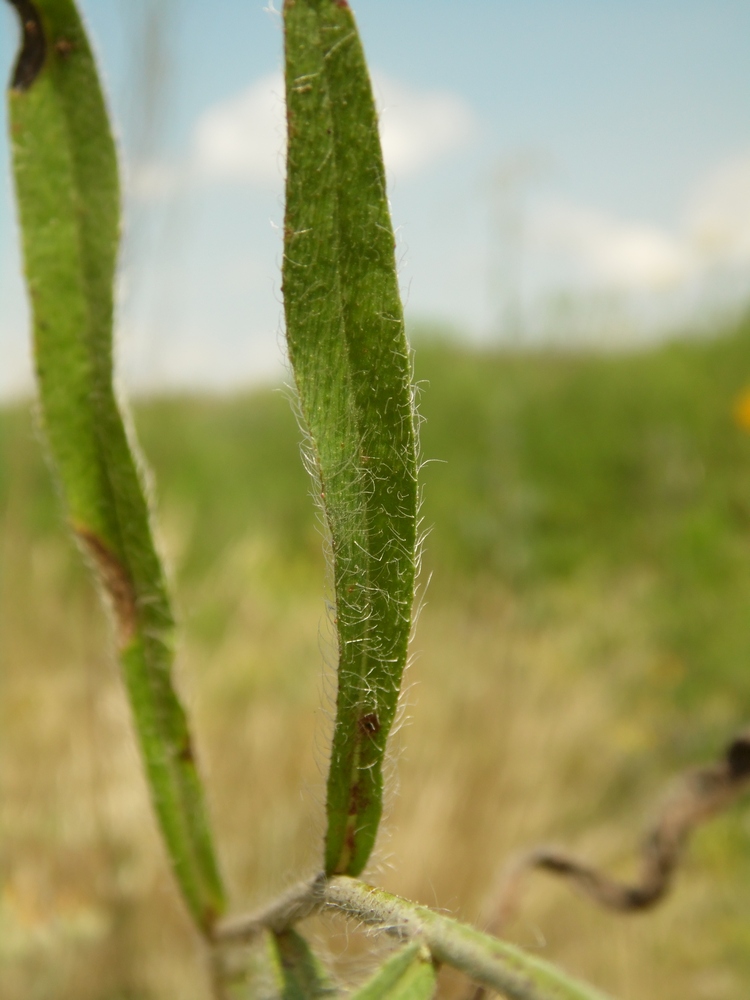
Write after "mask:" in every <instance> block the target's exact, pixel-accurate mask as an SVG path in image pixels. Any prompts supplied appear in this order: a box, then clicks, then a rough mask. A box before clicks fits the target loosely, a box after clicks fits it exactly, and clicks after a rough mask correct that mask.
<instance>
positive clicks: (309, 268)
mask: <svg viewBox="0 0 750 1000" xmlns="http://www.w3.org/2000/svg"><path fill="white" fill-rule="evenodd" d="M284 20H285V29H286V35H285V41H286V99H287V118H288V138H289V142H288V158H287V188H286V218H285V226H284V227H285V247H284V268H283V279H284V308H285V312H286V327H287V341H288V345H289V353H290V357H291V360H292V365H293V368H294V375H295V380H296V384H297V389H298V392H299V398H300V405H301V410H302V416H303V419H304V422H305V424H306V427H307V429H308V431H309V435H310V452H311V457H312V462H313V464H314V471H315V475H316V479H317V484H318V486H319V489H320V496H321V501H322V505H323V509H324V511H325V518H326V522H327V527H328V532H329V536H330V546H331V551H332V557H333V575H334V585H335V596H336V628H337V637H338V655H339V664H338V694H337V702H336V722H335V728H334V735H333V746H332V750H331V763H330V771H329V777H328V795H327V810H328V829H327V833H326V842H325V868H326V871H327V873H329V874H331V873H333V872H345V873H348V874H353V875H354V874H357V873H358V872H360V871H361V870H362V868H363V867H364V865H365V864H366V862H367V859H368V857H369V855H370V851H371V850H372V847H373V843H374V841H375V835H376V833H377V828H378V823H379V821H380V815H381V811H382V785H383V778H382V761H383V754H384V751H385V745H386V740H387V737H388V732H389V730H390V728H391V725H392V723H393V719H394V714H395V712H396V705H397V700H398V692H399V687H400V683H401V675H402V673H403V669H404V664H405V661H406V653H407V643H408V638H409V632H410V623H411V614H412V602H413V593H414V574H415V547H416V507H417V486H416V449H415V435H414V418H413V401H412V387H411V383H410V360H409V354H408V350H407V345H406V339H405V336H404V324H403V313H402V308H401V302H400V299H399V293H398V286H397V280H396V268H395V259H394V241H393V230H392V227H391V222H390V218H389V214H388V206H387V202H386V193H385V180H384V173H383V160H382V156H381V151H380V142H379V138H378V129H377V118H376V114H375V107H374V104H373V99H372V92H371V88H370V81H369V78H368V75H367V70H366V67H365V61H364V56H363V53H362V47H361V45H360V41H359V37H358V35H357V30H356V26H355V24H354V20H353V18H352V14H351V12H350V10H349V8H348V6H347V4H346V3H345V2H344V0H286V3H285V5H284Z"/></svg>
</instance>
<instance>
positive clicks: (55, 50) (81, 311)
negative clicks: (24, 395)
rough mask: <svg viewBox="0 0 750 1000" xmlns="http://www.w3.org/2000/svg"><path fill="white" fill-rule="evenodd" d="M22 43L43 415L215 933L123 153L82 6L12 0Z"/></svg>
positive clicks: (176, 851) (174, 833)
mask: <svg viewBox="0 0 750 1000" xmlns="http://www.w3.org/2000/svg"><path fill="white" fill-rule="evenodd" d="M12 2H13V5H14V6H15V7H16V9H17V11H18V13H19V15H20V20H21V25H22V32H23V45H22V49H21V52H20V55H19V58H18V61H17V64H16V68H15V71H14V75H13V79H12V82H11V89H10V98H9V105H10V128H11V141H12V148H13V166H14V171H15V182H16V192H17V196H18V206H19V216H20V223H21V231H22V237H23V249H24V257H25V267H26V279H27V283H28V289H29V297H30V300H31V308H32V313H33V326H34V355H35V362H36V371H37V377H38V382H39V392H40V411H41V419H42V423H43V426H44V431H45V433H46V437H47V440H48V442H49V448H50V453H51V457H52V461H53V464H54V466H55V468H56V471H57V475H58V477H59V481H60V485H61V492H62V494H63V497H64V502H65V507H66V510H67V516H68V519H69V522H70V525H71V527H72V529H73V531H74V532H75V534H76V536H77V538H78V540H79V542H80V544H81V546H82V548H83V549H84V550H85V552H86V553H87V555H88V558H89V561H90V562H91V564H92V565H93V567H94V568H95V570H96V571H97V573H98V577H99V580H100V581H101V584H102V587H103V589H104V590H105V591H106V593H107V594H108V596H109V600H110V603H111V605H112V610H113V613H114V618H115V622H116V627H117V633H118V639H119V646H120V650H121V657H122V664H123V667H124V673H125V679H126V683H127V688H128V691H129V694H130V700H131V703H132V708H133V713H134V717H135V724H136V728H137V731H138V736H139V739H140V743H141V749H142V751H143V756H144V759H145V763H146V769H147V773H148V778H149V781H150V784H151V790H152V795H153V799H154V803H155V806H156V810H157V813H158V816H159V819H160V822H161V826H162V830H163V832H164V836H165V839H166V843H167V846H168V849H169V853H170V856H171V860H172V864H173V866H174V869H175V872H176V875H177V878H178V880H179V883H180V885H181V887H182V890H183V892H184V894H185V897H186V899H187V902H188V904H189V906H190V909H191V911H192V913H193V915H194V917H195V918H196V920H197V921H198V923H199V924H200V926H201V927H202V928H204V929H207V928H208V927H209V926H210V925H211V923H212V922H213V919H214V917H215V916H216V915H217V914H218V913H219V912H220V911H221V910H222V909H223V893H222V889H221V885H220V881H219V876H218V873H217V868H216V864H215V861H214V854H213V849H212V847H211V841H210V836H209V831H208V826H207V821H206V815H205V808H204V804H203V795H202V791H201V787H200V783H199V778H198V775H197V772H196V768H195V762H194V759H193V753H192V749H191V743H190V735H189V732H188V728H187V723H186V719H185V714H184V712H183V709H182V707H181V705H180V703H179V701H178V699H177V697H176V695H175V692H174V690H173V688H172V682H171V679H170V673H171V666H172V658H173V651H172V642H173V639H172V631H173V623H172V614H171V611H170V607H169V601H168V598H167V593H166V589H165V585H164V575H163V572H162V568H161V565H160V563H159V559H158V557H157V554H156V551H155V548H154V544H153V541H152V536H151V530H150V526H149V512H148V507H147V503H146V499H145V495H144V489H143V483H142V481H141V478H140V476H139V474H138V468H137V464H136V460H135V458H134V456H133V452H132V450H131V447H130V446H129V443H128V438H127V435H126V432H125V428H124V426H123V421H122V418H121V415H120V412H119V409H118V406H117V403H116V400H115V396H114V392H113V389H112V315H113V302H112V294H113V293H112V288H113V279H114V272H115V261H116V255H117V245H118V236H119V190H118V177H117V163H116V158H115V149H114V144H113V141H112V135H111V133H110V129H109V124H108V121H107V113H106V109H105V106H104V101H103V98H102V93H101V90H100V87H99V83H98V80H97V75H96V68H95V66H94V62H93V59H92V56H91V51H90V49H89V45H88V42H87V40H86V35H85V33H84V30H83V27H82V25H81V21H80V18H79V16H78V13H77V11H76V8H75V5H74V3H72V2H71V0H36V2H35V3H31V2H30V0H12Z"/></svg>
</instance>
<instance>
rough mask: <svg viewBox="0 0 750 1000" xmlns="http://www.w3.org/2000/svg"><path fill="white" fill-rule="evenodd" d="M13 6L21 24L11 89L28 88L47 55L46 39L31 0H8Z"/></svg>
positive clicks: (36, 10) (40, 20) (39, 15)
mask: <svg viewBox="0 0 750 1000" xmlns="http://www.w3.org/2000/svg"><path fill="white" fill-rule="evenodd" d="M8 2H9V3H10V5H11V7H14V8H15V10H16V13H17V14H18V19H19V21H20V24H21V32H22V42H21V49H20V51H19V53H18V58H17V59H16V64H15V66H14V68H13V77H12V79H11V83H10V86H11V89H12V90H16V91H21V92H23V91H26V90H29V89H30V88H31V86H32V84H33V83H34V81H35V80H36V78H37V77H38V76H39V74H40V72H41V71H42V67H43V66H44V61H45V59H46V57H47V39H46V37H45V34H44V25H43V24H42V17H41V14H40V13H39V10H38V9H37V7H36V5H35V4H33V3H32V2H31V0H8Z"/></svg>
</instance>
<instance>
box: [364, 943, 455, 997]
mask: <svg viewBox="0 0 750 1000" xmlns="http://www.w3.org/2000/svg"><path fill="white" fill-rule="evenodd" d="M436 988H437V971H436V969H435V965H434V963H433V961H432V958H431V956H430V953H429V951H428V950H427V949H426V948H425V946H424V945H423V944H421V943H420V942H418V941H414V942H412V943H411V944H408V945H407V946H406V947H405V948H402V949H401V951H397V952H396V953H395V954H394V955H391V956H390V957H389V958H388V960H387V961H386V962H384V963H383V965H381V967H380V968H379V969H378V970H377V972H376V973H375V974H374V975H373V977H372V978H371V979H370V980H369V981H368V982H367V983H365V985H364V986H362V987H360V989H358V990H357V992H356V993H355V994H354V997H353V1000H430V997H431V996H432V995H433V994H434V992H435V989H436Z"/></svg>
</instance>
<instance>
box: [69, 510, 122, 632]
mask: <svg viewBox="0 0 750 1000" xmlns="http://www.w3.org/2000/svg"><path fill="white" fill-rule="evenodd" d="M74 531H75V533H76V536H77V537H78V538H79V539H80V541H81V543H82V545H83V547H84V549H85V550H86V552H87V553H88V555H89V556H90V557H91V560H92V561H93V563H94V565H95V566H96V568H97V571H98V573H99V578H100V580H101V582H102V584H103V586H104V589H105V590H106V592H107V595H108V596H109V599H110V601H111V602H112V608H113V610H114V613H115V619H116V622H117V637H118V640H119V642H120V645H121V646H127V645H128V643H129V642H130V641H131V640H132V639H133V637H134V635H135V631H136V625H137V621H138V615H137V608H136V599H135V588H134V587H133V582H132V580H131V579H130V575H129V574H128V571H127V570H126V569H125V567H124V566H123V565H122V563H121V562H120V560H119V559H118V558H117V556H116V555H115V554H114V552H112V551H111V549H110V548H109V547H108V546H107V545H106V544H105V543H104V542H103V541H102V540H101V538H99V536H98V535H96V534H95V533H94V532H93V531H91V530H90V529H88V528H82V527H76V528H74Z"/></svg>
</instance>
